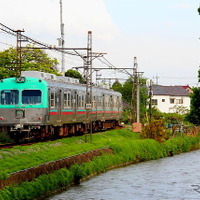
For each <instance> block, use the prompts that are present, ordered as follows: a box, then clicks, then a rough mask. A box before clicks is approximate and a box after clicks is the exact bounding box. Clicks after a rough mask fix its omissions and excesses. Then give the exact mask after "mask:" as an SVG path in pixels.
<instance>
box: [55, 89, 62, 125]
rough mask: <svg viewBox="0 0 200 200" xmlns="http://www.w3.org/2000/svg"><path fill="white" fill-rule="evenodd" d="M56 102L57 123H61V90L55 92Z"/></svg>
mask: <svg viewBox="0 0 200 200" xmlns="http://www.w3.org/2000/svg"><path fill="white" fill-rule="evenodd" d="M56 102H57V110H58V115H57V122H61V119H62V115H61V114H62V90H58V91H57V95H56Z"/></svg>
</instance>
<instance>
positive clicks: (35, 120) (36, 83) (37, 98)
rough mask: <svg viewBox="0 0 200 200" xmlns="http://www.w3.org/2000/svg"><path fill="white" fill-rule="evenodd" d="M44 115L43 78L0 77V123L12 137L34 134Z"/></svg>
mask: <svg viewBox="0 0 200 200" xmlns="http://www.w3.org/2000/svg"><path fill="white" fill-rule="evenodd" d="M47 115H48V87H47V83H46V81H44V80H41V79H37V78H29V77H18V78H7V79H3V80H1V81H0V126H1V127H4V128H6V129H7V131H8V132H9V134H10V137H11V138H14V139H21V138H26V137H29V138H30V137H35V136H37V134H38V133H39V132H41V130H40V129H41V128H42V126H41V125H43V124H44V123H45V121H46V118H47ZM30 130H32V132H30ZM29 134H32V136H31V135H29Z"/></svg>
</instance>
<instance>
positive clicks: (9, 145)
mask: <svg viewBox="0 0 200 200" xmlns="http://www.w3.org/2000/svg"><path fill="white" fill-rule="evenodd" d="M122 128H123V126H121V125H120V126H116V127H115V128H114V129H112V130H116V129H122ZM104 131H107V130H102V131H98V132H104ZM95 133H97V132H93V133H92V134H95ZM88 135H89V134H88ZM66 137H67V136H65V137H58V138H51V139H49V138H48V139H43V140H36V141H33V140H32V141H31V140H29V141H21V142H11V143H4V144H0V149H10V148H13V147H15V146H30V145H32V144H36V143H39V142H48V141H54V140H58V139H62V138H66ZM72 137H76V136H75V135H74V136H72Z"/></svg>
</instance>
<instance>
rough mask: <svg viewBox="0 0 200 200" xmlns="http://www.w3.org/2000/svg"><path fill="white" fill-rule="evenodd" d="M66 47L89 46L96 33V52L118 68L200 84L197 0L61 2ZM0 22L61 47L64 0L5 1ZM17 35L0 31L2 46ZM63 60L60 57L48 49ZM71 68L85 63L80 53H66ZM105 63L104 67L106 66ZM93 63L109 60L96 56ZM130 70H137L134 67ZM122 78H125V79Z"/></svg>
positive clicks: (164, 81) (0, 1)
mask: <svg viewBox="0 0 200 200" xmlns="http://www.w3.org/2000/svg"><path fill="white" fill-rule="evenodd" d="M62 4H63V23H64V32H65V47H73V48H74V47H77V48H78V47H81V48H85V47H87V32H88V31H92V49H93V52H101V53H105V55H104V57H105V58H106V59H107V60H108V61H109V62H110V63H112V64H113V65H114V66H116V67H118V68H123V67H124V68H132V67H133V64H134V57H137V64H138V71H139V72H143V77H145V78H148V79H152V80H153V81H154V83H157V84H160V85H189V86H191V87H193V86H194V87H196V86H198V70H199V65H200V43H199V38H200V15H199V13H198V12H197V9H198V7H199V5H200V1H197V0H151V1H150V0H123V1H122V0H84V1H83V0H62ZM0 5H1V6H0V16H1V21H0V23H2V24H4V25H6V26H7V27H9V28H11V29H14V30H17V29H21V30H22V29H24V31H25V32H24V35H26V36H28V37H30V38H33V39H36V40H38V41H41V42H43V43H47V44H50V45H56V46H57V45H58V44H57V38H59V37H60V0H17V1H16V0H6V1H4V0H0ZM10 46H16V39H15V38H13V37H12V36H10V35H8V34H6V33H5V32H2V31H0V50H5V49H7V48H9V47H10ZM48 53H49V55H50V56H53V57H56V58H57V59H58V60H59V61H60V62H61V55H60V54H59V53H58V52H57V53H55V52H49V51H48ZM65 64H66V70H67V69H70V68H71V67H74V66H82V65H83V60H82V59H81V58H80V57H78V56H70V55H66V56H65ZM103 65H104V66H103ZM93 67H98V68H103V67H105V64H104V63H103V62H100V61H99V59H95V60H94V62H93ZM98 73H99V74H101V75H102V76H101V77H102V78H103V77H104V78H110V77H113V78H119V80H120V78H125V79H126V78H128V76H129V75H128V74H126V73H122V72H118V71H116V70H101V71H100V72H98ZM130 73H132V72H131V71H130ZM122 81H123V80H122Z"/></svg>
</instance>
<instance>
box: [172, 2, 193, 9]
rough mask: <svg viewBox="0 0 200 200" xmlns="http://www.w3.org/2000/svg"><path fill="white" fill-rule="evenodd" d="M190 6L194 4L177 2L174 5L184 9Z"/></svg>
mask: <svg viewBox="0 0 200 200" xmlns="http://www.w3.org/2000/svg"><path fill="white" fill-rule="evenodd" d="M190 7H192V5H191V4H189V3H182V4H176V5H174V6H173V8H184V9H186V8H190Z"/></svg>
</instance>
